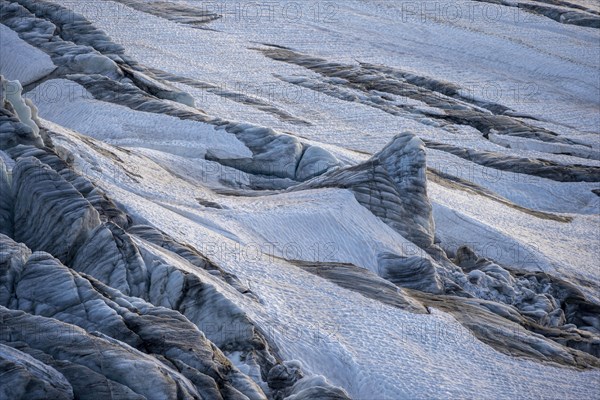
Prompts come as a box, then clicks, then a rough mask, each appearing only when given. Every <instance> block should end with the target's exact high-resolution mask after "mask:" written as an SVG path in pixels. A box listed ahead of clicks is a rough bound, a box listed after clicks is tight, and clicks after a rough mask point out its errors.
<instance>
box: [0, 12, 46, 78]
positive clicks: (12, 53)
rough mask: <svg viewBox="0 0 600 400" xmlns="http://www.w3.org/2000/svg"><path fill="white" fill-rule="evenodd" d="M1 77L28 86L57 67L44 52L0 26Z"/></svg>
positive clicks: (10, 30)
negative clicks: (0, 44)
mask: <svg viewBox="0 0 600 400" xmlns="http://www.w3.org/2000/svg"><path fill="white" fill-rule="evenodd" d="M0 42H1V43H2V46H0V59H2V64H0V66H1V67H0V75H4V77H5V78H6V79H8V80H18V81H20V82H21V85H23V86H24V85H28V84H30V83H32V82H35V81H37V80H38V79H41V78H43V77H45V76H46V75H48V74H50V73H51V72H52V71H54V70H55V69H56V66H55V65H54V63H53V62H52V60H51V59H50V56H48V55H47V54H46V53H44V52H43V51H41V50H39V49H37V48H35V47H33V46H32V45H30V44H29V43H27V42H25V41H24V40H23V39H21V38H20V37H19V35H17V33H16V32H15V31H13V30H12V29H10V28H8V27H6V26H5V25H3V24H0Z"/></svg>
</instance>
